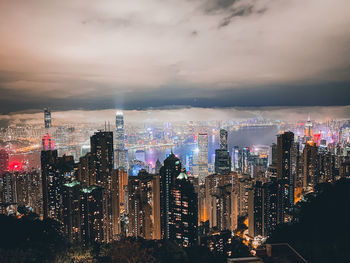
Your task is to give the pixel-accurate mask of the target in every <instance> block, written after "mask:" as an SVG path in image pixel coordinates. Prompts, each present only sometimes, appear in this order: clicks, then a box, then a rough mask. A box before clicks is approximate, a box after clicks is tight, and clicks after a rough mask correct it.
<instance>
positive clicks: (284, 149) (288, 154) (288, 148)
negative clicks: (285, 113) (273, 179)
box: [277, 132, 296, 208]
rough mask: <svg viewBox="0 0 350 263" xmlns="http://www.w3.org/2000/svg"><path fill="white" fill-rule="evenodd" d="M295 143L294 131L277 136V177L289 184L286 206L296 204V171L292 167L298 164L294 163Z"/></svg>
mask: <svg viewBox="0 0 350 263" xmlns="http://www.w3.org/2000/svg"><path fill="white" fill-rule="evenodd" d="M293 144H294V133H293V132H284V133H283V134H279V135H278V136H277V177H278V179H279V180H285V182H286V184H287V191H288V194H287V196H286V208H290V207H292V206H293V205H294V180H295V171H294V172H293V170H292V167H293V166H295V165H296V164H295V163H293V162H294V161H296V159H295V158H294V159H293V158H292V157H293V155H295V153H293V149H295V148H294V147H293Z"/></svg>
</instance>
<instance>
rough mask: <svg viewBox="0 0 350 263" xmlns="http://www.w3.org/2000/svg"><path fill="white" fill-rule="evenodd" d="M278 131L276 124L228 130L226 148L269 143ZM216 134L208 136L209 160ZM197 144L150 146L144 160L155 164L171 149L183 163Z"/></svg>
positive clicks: (215, 146) (130, 154) (133, 153)
mask: <svg viewBox="0 0 350 263" xmlns="http://www.w3.org/2000/svg"><path fill="white" fill-rule="evenodd" d="M277 133H278V127H277V126H262V127H243V128H241V129H239V130H236V131H229V134H228V148H229V151H231V149H232V148H233V146H235V145H237V146H239V147H245V146H248V147H250V146H252V145H271V144H272V143H273V142H276V134H277ZM218 139H219V138H218V135H216V136H215V135H211V136H209V142H208V143H209V144H208V151H209V152H208V158H209V162H210V161H213V160H212V156H213V154H214V153H215V149H217V148H218V147H219V141H218ZM196 147H197V146H196V145H195V144H186V145H182V146H178V147H175V148H173V149H171V148H167V149H161V148H151V149H147V150H146V151H145V155H146V162H147V163H152V164H155V162H156V161H157V159H159V160H160V161H161V162H163V161H164V159H165V158H166V156H167V155H169V154H170V152H171V150H173V152H174V154H175V155H177V156H178V157H179V158H180V159H181V161H182V163H185V158H186V154H187V153H189V152H190V151H192V150H194V149H195V148H196ZM134 155H135V151H131V152H129V158H134Z"/></svg>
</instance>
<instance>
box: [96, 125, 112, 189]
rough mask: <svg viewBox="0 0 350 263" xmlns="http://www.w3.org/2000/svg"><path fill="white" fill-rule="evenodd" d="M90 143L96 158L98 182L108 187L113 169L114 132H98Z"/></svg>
mask: <svg viewBox="0 0 350 263" xmlns="http://www.w3.org/2000/svg"><path fill="white" fill-rule="evenodd" d="M90 143H91V153H92V155H93V156H94V158H95V169H96V184H97V185H101V186H103V187H106V186H107V184H108V182H109V179H110V176H111V173H112V169H113V132H106V131H105V132H103V131H99V132H96V133H95V134H94V135H93V136H91V138H90Z"/></svg>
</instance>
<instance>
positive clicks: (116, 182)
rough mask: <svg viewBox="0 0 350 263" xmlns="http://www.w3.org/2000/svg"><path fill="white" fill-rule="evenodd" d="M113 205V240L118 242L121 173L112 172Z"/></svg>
mask: <svg viewBox="0 0 350 263" xmlns="http://www.w3.org/2000/svg"><path fill="white" fill-rule="evenodd" d="M111 179H112V180H111V187H110V188H111V193H110V194H111V199H112V201H111V205H112V208H111V210H112V220H111V221H112V239H113V240H116V239H117V238H118V235H119V234H120V232H121V226H120V201H119V171H118V170H115V169H114V170H113V171H112V178H111Z"/></svg>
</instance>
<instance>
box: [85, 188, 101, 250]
mask: <svg viewBox="0 0 350 263" xmlns="http://www.w3.org/2000/svg"><path fill="white" fill-rule="evenodd" d="M104 191H105V190H104V189H103V188H102V187H99V186H90V187H87V188H83V189H82V193H81V200H80V214H81V216H80V223H81V240H82V242H83V244H86V245H88V244H93V243H94V242H99V243H100V242H106V240H107V238H106V232H105V231H104V225H105V223H104V222H103V221H104V214H105V213H106V209H105V207H106V204H105V201H104V200H105V198H104V196H105V194H104Z"/></svg>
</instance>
